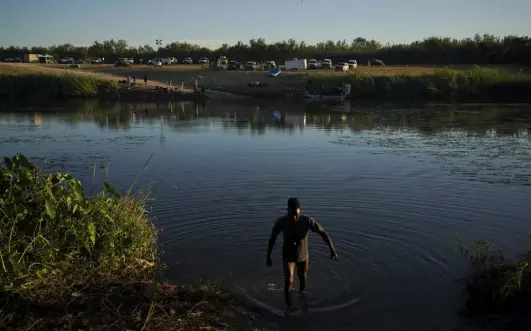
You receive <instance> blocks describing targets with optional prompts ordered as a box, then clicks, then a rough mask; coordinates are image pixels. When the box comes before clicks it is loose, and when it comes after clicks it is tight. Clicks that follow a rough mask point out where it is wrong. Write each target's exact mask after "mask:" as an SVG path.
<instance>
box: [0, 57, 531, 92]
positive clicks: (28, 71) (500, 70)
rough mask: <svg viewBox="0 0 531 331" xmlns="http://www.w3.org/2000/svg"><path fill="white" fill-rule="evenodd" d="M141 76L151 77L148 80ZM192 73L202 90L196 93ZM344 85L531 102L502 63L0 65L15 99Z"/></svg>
mask: <svg viewBox="0 0 531 331" xmlns="http://www.w3.org/2000/svg"><path fill="white" fill-rule="evenodd" d="M126 76H131V77H133V76H134V77H135V78H136V84H134V85H133V86H131V84H127V83H126V82H124V80H125V77H126ZM143 77H146V78H148V83H147V84H144V82H143ZM196 78H197V81H198V87H199V90H198V91H199V93H194V86H193V85H194V79H196ZM256 83H258V84H256ZM181 84H182V86H183V87H184V88H183V89H181ZM342 84H350V85H351V87H352V88H351V94H350V95H349V96H348V98H349V99H350V100H352V101H356V100H390V101H393V100H394V101H423V100H427V101H429V100H435V101H438V100H444V101H449V100H455V101H462V102H467V101H472V102H476V101H481V102H530V101H531V74H530V73H528V72H527V71H526V70H525V69H522V70H519V69H514V68H505V67H494V68H492V67H486V68H482V67H479V66H472V67H467V68H464V69H458V68H450V67H445V68H436V67H395V66H387V67H384V68H379V67H358V68H357V69H355V70H350V71H349V72H347V73H342V72H334V71H331V70H315V71H299V72H284V73H282V75H280V76H278V77H275V78H269V77H267V73H266V72H263V71H251V72H247V71H246V72H243V71H227V70H224V71H214V70H208V69H205V68H201V67H200V66H185V65H177V66H167V67H165V68H162V69H154V68H153V67H151V66H147V65H134V66H132V67H130V68H114V67H113V66H109V65H103V66H99V65H87V66H81V68H77V69H69V68H67V67H66V66H61V65H55V66H54V65H39V64H11V63H10V64H7V63H6V64H0V96H3V97H7V98H11V99H19V100H25V99H28V98H29V99H39V100H41V99H53V98H61V97H100V98H104V99H109V100H117V99H120V100H131V101H138V100H172V99H173V100H189V99H196V98H205V97H213V98H216V97H218V96H217V95H212V94H210V93H208V92H207V93H201V92H200V89H201V88H202V87H206V88H207V90H212V91H213V90H215V91H222V92H228V93H231V94H234V95H240V96H246V97H254V98H294V99H302V98H303V96H304V94H305V92H307V91H308V90H309V89H313V90H314V92H313V93H317V94H318V93H321V91H326V90H329V89H331V88H334V87H337V86H340V85H342Z"/></svg>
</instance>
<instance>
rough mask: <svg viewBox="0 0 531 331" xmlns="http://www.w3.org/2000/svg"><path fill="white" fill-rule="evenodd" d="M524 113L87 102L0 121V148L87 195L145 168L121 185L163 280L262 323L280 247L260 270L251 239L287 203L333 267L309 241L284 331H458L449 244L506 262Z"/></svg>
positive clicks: (521, 192)
mask: <svg viewBox="0 0 531 331" xmlns="http://www.w3.org/2000/svg"><path fill="white" fill-rule="evenodd" d="M3 109H5V107H4V108H3ZM528 113H529V109H522V108H518V107H513V108H506V109H501V108H496V107H490V108H485V107H475V106H469V107H467V108H463V107H460V108H458V107H452V106H444V107H442V106H441V107H432V108H431V109H364V108H356V107H354V106H349V105H342V106H337V105H336V106H322V105H300V104H288V103H263V104H254V103H244V104H242V103H206V104H201V103H193V102H184V103H164V104H161V103H158V104H157V103H143V104H119V105H101V104H98V103H97V102H89V103H85V104H82V105H77V104H74V105H62V106H58V107H55V108H54V109H53V110H50V109H39V108H33V109H27V108H26V109H12V110H11V111H10V112H3V113H0V148H1V151H2V154H3V155H5V156H6V155H11V154H14V153H16V152H21V153H24V154H26V155H28V156H29V157H30V158H32V159H33V160H36V161H37V162H39V163H40V164H42V165H43V166H44V167H47V168H54V169H60V170H66V171H70V172H72V173H73V174H74V175H75V176H79V177H81V178H82V179H84V185H85V186H86V187H87V189H89V190H92V189H93V188H94V186H97V185H99V184H98V183H100V182H101V179H102V178H103V177H104V176H105V175H106V174H107V173H108V176H109V178H110V180H111V182H112V183H113V184H114V185H115V186H116V187H117V188H118V189H120V190H122V191H123V190H126V189H127V188H128V187H129V185H130V184H131V182H132V181H133V180H134V178H135V177H136V175H137V174H138V173H139V172H140V171H141V169H142V167H143V165H144V163H145V162H146V160H147V159H148V158H149V157H150V155H151V154H152V153H154V156H153V158H152V159H151V162H150V164H149V170H148V171H147V172H146V173H145V174H143V175H142V177H141V178H140V180H139V182H138V183H137V186H138V187H143V188H145V187H148V188H150V189H151V191H152V192H153V197H154V198H155V200H154V201H153V202H152V206H151V207H152V212H153V213H152V215H153V216H154V219H155V223H156V225H157V227H158V228H159V229H160V230H161V233H160V235H161V242H162V246H163V249H164V251H165V254H164V259H165V261H166V262H167V263H168V264H169V266H170V268H169V269H168V271H167V276H168V277H170V278H172V279H175V280H178V281H196V280H197V279H217V280H220V281H221V282H222V283H223V284H224V285H225V286H233V287H234V288H235V289H237V290H238V291H239V292H240V293H242V294H244V295H245V296H246V297H247V298H248V299H249V300H250V301H252V302H254V303H255V304H256V305H258V306H260V307H261V308H262V309H263V310H264V311H267V312H269V313H272V314H280V312H281V311H282V310H281V308H282V304H283V303H282V291H281V288H282V268H281V260H280V257H279V255H280V246H281V241H282V240H279V242H278V243H277V247H276V248H275V257H274V260H273V264H274V267H273V268H266V267H265V266H264V264H265V263H264V262H265V261H264V255H265V249H266V245H267V237H268V235H269V233H270V229H271V226H272V223H273V221H274V219H275V218H277V217H279V216H280V215H281V214H282V212H283V211H284V209H285V202H286V201H285V200H286V198H287V197H288V196H292V195H297V196H299V197H300V198H301V201H302V207H303V211H304V212H305V213H308V214H310V215H312V216H315V217H316V218H317V219H318V220H320V222H321V223H322V224H323V225H324V227H325V228H326V229H327V231H329V233H330V234H331V236H332V239H333V240H334V242H335V245H336V246H337V249H338V251H339V252H340V256H341V263H340V264H339V265H334V264H332V263H331V262H330V261H329V260H328V259H327V249H326V245H325V244H324V243H323V242H322V241H321V240H320V238H318V237H315V236H313V237H312V238H311V239H310V254H311V256H312V258H311V263H310V266H311V267H310V276H309V285H308V290H307V291H308V293H307V295H308V296H307V298H305V300H301V301H300V308H301V309H300V312H299V313H300V314H301V315H302V314H303V315H304V316H305V317H306V318H305V319H304V321H301V320H297V321H296V322H295V325H288V326H290V327H293V328H295V329H308V330H325V329H326V330H328V329H331V325H333V330H353V329H360V330H364V329H370V330H379V329H381V330H444V329H451V328H453V327H455V328H457V329H459V330H465V329H464V327H463V325H462V323H461V322H460V321H459V320H458V319H457V318H456V310H457V309H458V308H459V307H460V306H461V305H462V295H461V293H460V287H459V285H458V284H457V283H456V282H455V280H456V278H458V277H461V276H462V275H463V273H464V269H463V268H464V266H463V263H462V260H461V259H460V257H459V256H458V255H457V253H456V251H455V249H454V243H453V238H454V236H455V235H456V234H460V235H461V236H462V237H464V238H465V239H473V238H483V239H489V240H494V241H495V242H497V243H498V244H499V245H500V246H501V247H503V248H505V250H506V251H507V252H508V253H509V254H512V253H515V252H521V251H522V247H523V245H524V243H525V241H526V239H527V238H526V236H525V235H526V234H528V233H529V232H530V231H531V224H529V222H528V220H527V215H528V213H529V212H531V206H529V204H528V201H529V198H530V197H531V191H530V188H529V187H528V185H529V184H530V183H531V172H530V171H531V170H530V169H531V164H530V162H531V156H530V154H529V153H530V152H529V151H530V150H531V148H530V147H531V146H530V139H529V132H530V128H531V117H530V116H529V115H528ZM94 163H96V164H97V166H98V171H97V173H96V178H93V167H92V166H93V164H94ZM109 165H110V166H109ZM107 170H108V171H107ZM325 312H326V314H325ZM299 313H298V314H299ZM286 323H288V324H289V323H290V322H289V321H287V322H286Z"/></svg>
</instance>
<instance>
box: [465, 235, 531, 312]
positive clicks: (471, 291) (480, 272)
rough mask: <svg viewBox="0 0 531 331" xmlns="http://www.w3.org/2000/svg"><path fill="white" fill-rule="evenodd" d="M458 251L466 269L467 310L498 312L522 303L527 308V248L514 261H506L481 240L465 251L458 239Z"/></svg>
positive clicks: (530, 281) (530, 289) (530, 255)
mask: <svg viewBox="0 0 531 331" xmlns="http://www.w3.org/2000/svg"><path fill="white" fill-rule="evenodd" d="M458 248H459V251H460V252H461V254H462V255H463V256H464V257H465V258H466V259H467V261H468V265H469V273H468V276H467V278H466V279H465V282H464V283H465V291H466V293H467V296H468V306H469V307H471V308H474V309H478V310H484V311H502V310H505V309H507V308H508V307H510V306H511V305H513V304H515V303H520V302H521V301H522V300H523V301H525V302H527V304H528V305H529V298H531V297H530V295H531V267H530V266H529V264H530V263H531V248H530V249H529V251H528V252H527V254H526V255H525V257H524V258H522V259H520V260H517V261H507V260H506V259H505V258H504V255H503V253H502V252H501V251H500V250H497V249H496V248H495V247H494V245H493V244H492V243H490V242H488V241H484V240H477V241H474V243H473V245H472V248H468V247H467V246H466V245H465V244H463V242H462V241H461V240H460V239H458Z"/></svg>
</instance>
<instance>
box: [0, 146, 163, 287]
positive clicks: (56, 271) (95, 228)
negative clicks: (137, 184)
mask: <svg viewBox="0 0 531 331" xmlns="http://www.w3.org/2000/svg"><path fill="white" fill-rule="evenodd" d="M0 192H1V193H0V240H1V241H0V274H1V278H0V286H1V288H2V290H13V289H15V290H16V289H31V288H34V287H36V286H37V287H38V286H39V285H45V284H46V283H47V282H49V281H52V280H53V279H57V278H60V277H74V278H76V279H77V281H78V282H79V283H83V282H85V281H86V280H87V279H96V280H97V279H105V278H109V277H113V274H117V273H120V274H123V272H124V270H129V269H131V270H135V271H136V270H139V269H140V270H142V268H138V266H143V267H146V269H145V270H146V271H149V270H151V269H152V268H149V267H152V266H154V264H155V262H156V260H157V236H156V232H155V230H154V228H153V226H152V224H151V222H150V221H149V218H148V215H147V212H146V209H145V207H144V203H143V202H144V200H143V197H142V196H138V197H131V196H125V197H121V196H120V195H119V193H118V192H117V191H116V190H115V189H114V188H113V187H111V186H110V185H109V184H108V183H107V182H104V191H103V192H101V193H99V194H97V195H96V196H93V197H87V196H85V193H84V191H83V187H82V185H81V182H80V181H79V180H77V179H75V178H73V177H72V176H70V175H69V174H63V173H60V172H57V173H53V174H42V173H41V172H39V170H38V169H37V168H36V166H35V165H33V164H32V163H30V162H29V161H28V160H27V159H26V158H25V157H24V156H23V155H20V154H17V155H16V156H15V157H13V158H5V166H2V167H0ZM131 275H133V273H131Z"/></svg>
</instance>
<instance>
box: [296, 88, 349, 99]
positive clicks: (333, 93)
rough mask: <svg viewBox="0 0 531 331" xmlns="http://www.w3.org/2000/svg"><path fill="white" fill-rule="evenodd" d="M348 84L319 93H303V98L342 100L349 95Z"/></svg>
mask: <svg viewBox="0 0 531 331" xmlns="http://www.w3.org/2000/svg"><path fill="white" fill-rule="evenodd" d="M350 89H351V87H350V84H345V85H344V86H343V87H336V88H334V89H332V90H330V91H324V92H321V93H318V94H316V93H310V92H308V91H306V92H305V93H304V99H306V100H309V101H343V100H345V98H346V97H348V96H349V95H350Z"/></svg>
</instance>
